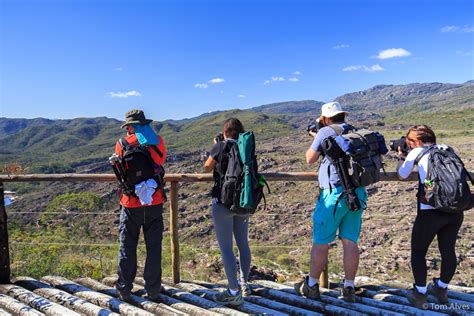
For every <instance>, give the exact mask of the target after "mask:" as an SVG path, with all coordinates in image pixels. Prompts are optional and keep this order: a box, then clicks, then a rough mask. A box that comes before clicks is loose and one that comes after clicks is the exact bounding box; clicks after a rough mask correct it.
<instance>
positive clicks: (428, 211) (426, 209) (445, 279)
mask: <svg viewBox="0 0 474 316" xmlns="http://www.w3.org/2000/svg"><path fill="white" fill-rule="evenodd" d="M405 141H406V145H407V146H408V149H409V151H408V153H407V150H403V146H402V144H399V146H398V148H397V149H398V166H397V171H398V176H399V178H401V179H406V178H408V176H409V175H410V174H411V172H412V171H413V169H414V167H415V166H417V167H418V175H419V186H418V194H417V216H416V219H415V222H414V224H413V230H412V235H411V267H412V272H413V276H414V279H415V283H414V285H413V291H412V292H410V293H408V294H407V299H408V300H409V301H410V302H411V303H412V304H413V305H415V306H416V307H418V308H421V309H426V307H427V293H430V294H432V295H434V296H435V297H436V298H437V299H438V302H439V303H440V304H446V303H448V296H447V289H448V284H449V282H450V281H451V279H452V277H453V275H454V272H455V271H456V266H457V262H456V252H455V246H456V238H457V235H458V232H459V229H460V227H461V224H462V222H463V218H464V217H463V213H462V212H459V213H447V212H443V211H441V210H440V209H435V208H434V207H433V206H432V205H429V204H428V201H427V200H426V197H425V194H424V190H425V189H424V187H425V185H426V184H427V183H429V182H430V181H429V179H427V174H428V167H429V160H430V155H431V152H432V151H431V150H432V149H434V148H440V149H445V148H446V149H447V148H448V147H447V146H445V145H436V136H435V133H434V132H433V130H432V129H431V128H429V127H428V126H426V125H415V126H413V127H411V128H410V130H409V131H408V134H407V136H406V138H405ZM457 185H458V184H457ZM435 236H437V237H438V247H439V251H440V253H441V275H440V278H435V279H434V280H433V283H432V284H429V285H428V286H426V277H427V267H426V258H425V257H426V253H427V251H428V248H429V246H430V244H431V242H432V241H433V239H434V237H435Z"/></svg>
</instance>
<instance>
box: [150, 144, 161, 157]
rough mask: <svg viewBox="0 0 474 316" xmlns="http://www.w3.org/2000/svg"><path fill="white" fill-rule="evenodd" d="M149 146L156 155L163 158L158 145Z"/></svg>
mask: <svg viewBox="0 0 474 316" xmlns="http://www.w3.org/2000/svg"><path fill="white" fill-rule="evenodd" d="M150 147H151V148H152V149H153V151H155V152H156V153H157V154H158V156H160V158H163V153H162V152H161V150H160V149H159V148H158V145H151V146H150Z"/></svg>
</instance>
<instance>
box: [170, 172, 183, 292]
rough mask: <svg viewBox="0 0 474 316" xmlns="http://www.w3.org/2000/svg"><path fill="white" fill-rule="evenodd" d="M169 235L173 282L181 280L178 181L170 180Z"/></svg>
mask: <svg viewBox="0 0 474 316" xmlns="http://www.w3.org/2000/svg"><path fill="white" fill-rule="evenodd" d="M170 200H171V201H170V235H171V265H172V266H173V283H174V284H177V283H179V282H180V281H181V276H180V271H179V266H180V262H179V231H178V182H177V181H172V182H171V189H170Z"/></svg>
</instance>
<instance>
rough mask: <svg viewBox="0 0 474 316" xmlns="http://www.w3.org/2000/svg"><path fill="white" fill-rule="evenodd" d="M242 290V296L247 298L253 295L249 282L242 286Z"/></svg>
mask: <svg viewBox="0 0 474 316" xmlns="http://www.w3.org/2000/svg"><path fill="white" fill-rule="evenodd" d="M240 288H241V289H242V296H243V297H246V296H249V295H252V289H251V288H250V286H249V284H248V283H247V282H243V283H242V284H241V285H240Z"/></svg>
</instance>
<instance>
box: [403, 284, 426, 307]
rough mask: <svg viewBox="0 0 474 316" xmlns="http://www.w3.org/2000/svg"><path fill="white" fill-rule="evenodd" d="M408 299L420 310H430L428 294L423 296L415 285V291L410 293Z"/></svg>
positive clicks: (407, 295)
mask: <svg viewBox="0 0 474 316" xmlns="http://www.w3.org/2000/svg"><path fill="white" fill-rule="evenodd" d="M405 296H406V298H407V300H408V301H410V303H411V304H412V305H413V306H415V307H416V308H419V309H427V308H428V301H427V300H426V297H427V296H428V295H427V294H421V293H420V292H418V289H417V288H416V286H415V284H413V290H411V291H410V292H408V293H407V294H406V295H405Z"/></svg>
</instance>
